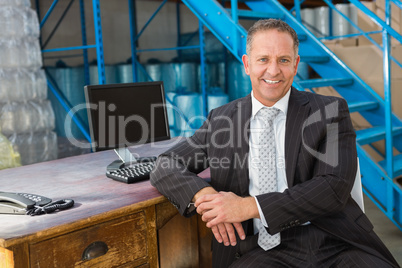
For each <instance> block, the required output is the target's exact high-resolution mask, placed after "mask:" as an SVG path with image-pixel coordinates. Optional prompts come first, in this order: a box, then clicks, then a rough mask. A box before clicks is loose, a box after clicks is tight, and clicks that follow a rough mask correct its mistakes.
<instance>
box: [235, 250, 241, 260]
mask: <svg viewBox="0 0 402 268" xmlns="http://www.w3.org/2000/svg"><path fill="white" fill-rule="evenodd" d="M240 257H241V255H240V253H239V252H236V253H235V260H238V259H240Z"/></svg>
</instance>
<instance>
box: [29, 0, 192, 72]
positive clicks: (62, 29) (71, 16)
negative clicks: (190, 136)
mask: <svg viewBox="0 0 402 268" xmlns="http://www.w3.org/2000/svg"><path fill="white" fill-rule="evenodd" d="M31 2H32V8H34V9H35V8H36V5H35V0H32V1H31ZM39 2H40V12H41V18H40V20H41V19H42V18H43V16H44V15H45V14H46V12H47V10H48V9H49V7H50V6H51V4H52V2H53V0H41V1H39ZM69 2H70V1H67V0H64V1H59V2H58V4H57V6H56V7H55V9H54V11H53V13H52V14H51V16H50V17H49V19H48V20H47V22H46V24H45V26H44V27H43V28H42V29H41V31H42V42H43V43H44V42H45V41H46V40H47V39H48V37H49V35H50V33H51V32H52V30H53V28H54V26H55V25H56V23H57V22H58V20H59V19H60V18H61V16H62V13H63V12H64V10H65V8H66V7H67V6H68V4H69ZM160 3H161V1H136V6H137V25H138V26H137V29H138V31H140V30H141V29H142V27H143V25H144V24H145V23H146V22H147V20H148V19H149V18H150V17H151V15H152V14H153V13H154V11H155V10H156V9H157V8H158V6H159V5H160ZM84 4H85V17H86V31H87V43H88V44H94V42H95V32H94V26H93V12H92V1H90V0H85V1H84ZM100 5H101V16H102V30H103V44H104V56H105V63H106V64H116V63H122V62H126V61H127V59H129V58H130V57H131V47H130V46H131V45H130V32H129V31H130V22H129V13H128V1H127V0H113V1H109V0H100ZM180 13H181V14H180V15H181V29H182V30H181V32H182V33H187V32H194V31H196V30H197V29H198V19H196V17H195V16H194V15H193V14H192V13H191V12H190V10H189V9H188V8H187V7H186V6H184V5H182V6H181V12H180ZM81 44H82V41H81V20H80V8H79V1H74V2H73V4H72V6H71V8H70V10H69V11H68V13H67V15H66V16H65V18H64V20H63V21H62V22H61V24H60V25H59V28H58V29H57V31H56V32H55V34H54V36H53V37H52V38H51V39H50V41H49V42H48V44H47V45H46V47H45V48H44V49H50V48H59V47H67V46H80V45H81ZM176 45H177V21H176V3H173V2H168V3H166V4H165V5H164V6H163V8H162V9H161V11H160V12H159V13H158V15H157V16H156V17H155V19H154V20H153V21H152V22H151V23H150V24H149V26H148V28H147V29H146V30H145V31H144V33H143V35H142V36H141V38H140V39H139V46H138V49H145V48H147V49H148V48H166V47H175V46H176ZM81 53H82V52H81V51H80V50H75V51H64V52H52V53H45V54H44V58H45V59H44V65H45V66H54V65H55V63H56V62H57V61H58V60H60V59H61V60H63V61H64V62H65V63H66V64H67V65H68V66H78V65H82V64H83V61H82V57H71V56H73V55H77V54H81ZM88 53H89V56H90V62H91V61H92V60H95V59H96V51H95V49H90V50H89V51H88ZM63 55H64V56H70V57H68V58H66V57H61V56H63ZM176 56H177V51H162V52H144V53H141V54H140V61H141V62H146V61H147V60H148V59H150V58H157V59H159V60H161V61H167V62H168V61H171V59H172V58H174V57H176Z"/></svg>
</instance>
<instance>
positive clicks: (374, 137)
mask: <svg viewBox="0 0 402 268" xmlns="http://www.w3.org/2000/svg"><path fill="white" fill-rule="evenodd" d="M392 133H393V135H394V136H396V135H400V134H402V127H393V128H392ZM356 135H357V136H356V141H357V142H358V143H359V144H360V145H364V144H369V143H372V142H376V141H379V140H383V139H385V127H372V128H367V129H362V130H358V131H356Z"/></svg>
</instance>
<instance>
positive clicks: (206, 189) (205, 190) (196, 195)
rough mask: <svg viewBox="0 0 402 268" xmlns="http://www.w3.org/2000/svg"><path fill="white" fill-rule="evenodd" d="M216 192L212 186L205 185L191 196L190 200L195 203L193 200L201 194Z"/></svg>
mask: <svg viewBox="0 0 402 268" xmlns="http://www.w3.org/2000/svg"><path fill="white" fill-rule="evenodd" d="M216 193H218V192H217V191H216V190H215V189H214V188H213V187H205V188H202V189H201V190H199V191H198V192H197V193H196V194H195V195H194V197H193V199H192V200H191V201H192V202H194V203H195V201H197V199H198V198H200V197H201V196H203V195H206V194H216Z"/></svg>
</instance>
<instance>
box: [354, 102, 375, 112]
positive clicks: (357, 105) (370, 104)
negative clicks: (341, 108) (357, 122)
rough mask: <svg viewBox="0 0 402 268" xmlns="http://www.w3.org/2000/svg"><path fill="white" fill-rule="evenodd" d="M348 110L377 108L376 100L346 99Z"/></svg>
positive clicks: (359, 110)
mask: <svg viewBox="0 0 402 268" xmlns="http://www.w3.org/2000/svg"><path fill="white" fill-rule="evenodd" d="M348 106H349V112H350V113H354V112H361V111H367V110H373V109H376V108H378V102H375V101H356V102H354V101H350V102H349V101H348Z"/></svg>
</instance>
